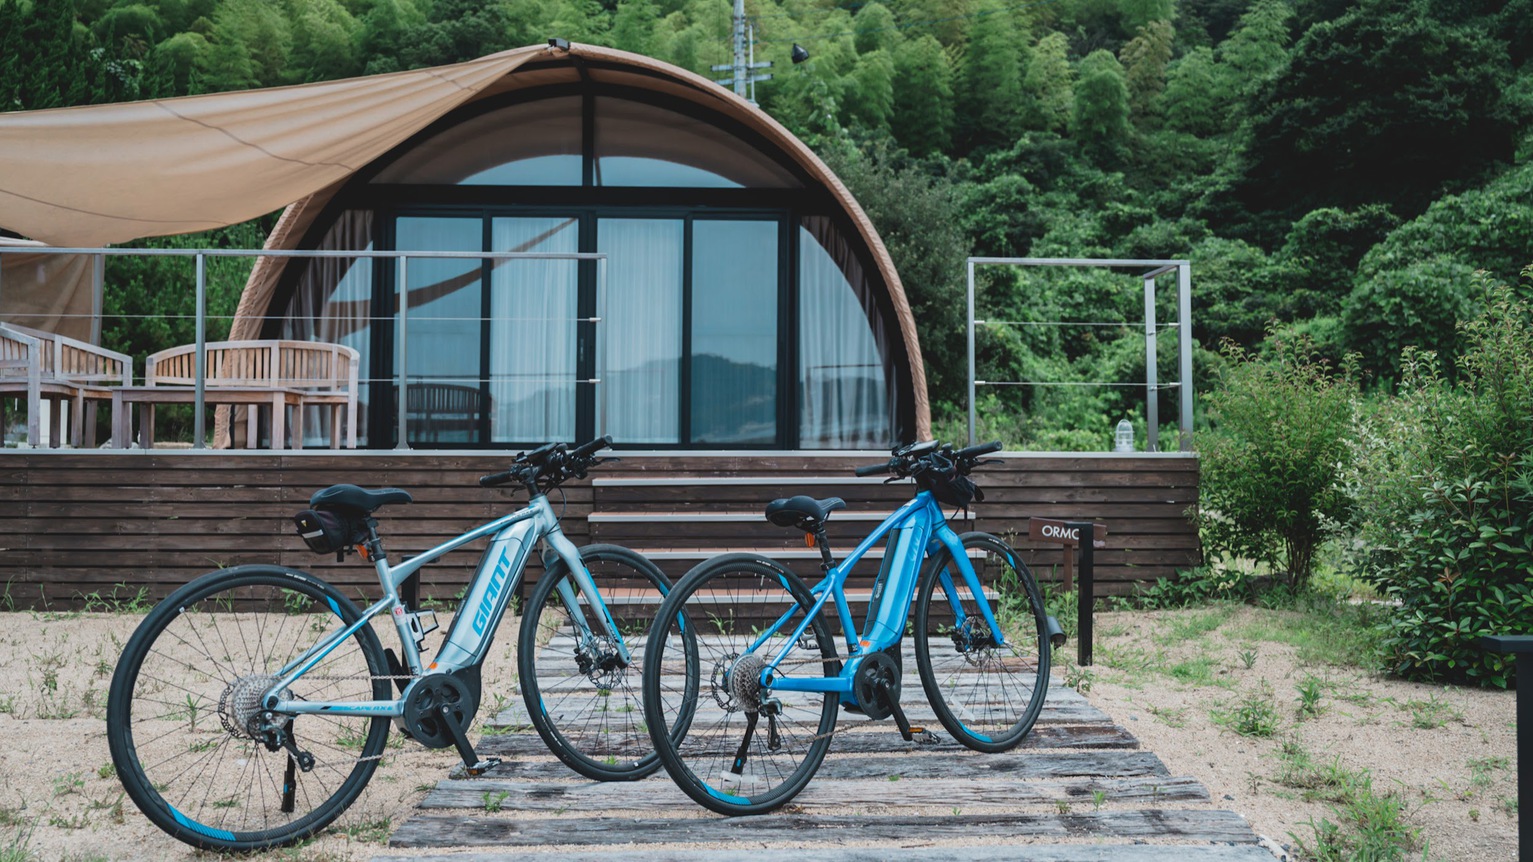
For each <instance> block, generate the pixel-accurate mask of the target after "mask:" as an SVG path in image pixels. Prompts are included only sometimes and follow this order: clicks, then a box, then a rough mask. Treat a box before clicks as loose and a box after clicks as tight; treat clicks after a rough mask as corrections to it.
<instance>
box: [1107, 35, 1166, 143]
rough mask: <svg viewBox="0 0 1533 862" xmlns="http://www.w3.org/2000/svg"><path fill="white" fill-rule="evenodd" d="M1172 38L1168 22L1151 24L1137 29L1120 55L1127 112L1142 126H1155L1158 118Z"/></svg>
mask: <svg viewBox="0 0 1533 862" xmlns="http://www.w3.org/2000/svg"><path fill="white" fill-rule="evenodd" d="M1174 35H1175V31H1173V30H1172V28H1171V22H1170V21H1152V22H1151V23H1149V24H1146V25H1145V26H1143V27H1141V28H1139V32H1138V33H1137V34H1135V36H1134V38H1133V39H1131V40H1129V42H1128V44H1126V45H1124V46H1123V51H1122V52H1121V54H1120V55H1119V56H1120V57H1121V59H1122V63H1123V82H1124V84H1125V85H1127V87H1128V105H1129V113H1130V115H1131V116H1132V117H1133V118H1134V120H1135V121H1136V122H1139V123H1140V124H1142V125H1154V124H1156V123H1157V122H1158V120H1159V118H1160V95H1161V93H1162V91H1164V90H1165V88H1166V65H1167V64H1168V63H1170V62H1171V41H1172V39H1173V37H1174Z"/></svg>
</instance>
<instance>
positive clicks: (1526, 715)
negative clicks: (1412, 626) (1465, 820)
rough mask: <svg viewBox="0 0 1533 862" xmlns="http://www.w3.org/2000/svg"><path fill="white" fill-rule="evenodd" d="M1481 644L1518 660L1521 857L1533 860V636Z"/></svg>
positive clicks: (1497, 637) (1494, 638)
mask: <svg viewBox="0 0 1533 862" xmlns="http://www.w3.org/2000/svg"><path fill="white" fill-rule="evenodd" d="M1480 647H1481V648H1482V649H1486V650H1489V651H1491V652H1495V653H1501V654H1502V655H1511V656H1513V657H1514V660H1515V661H1516V662H1517V846H1518V848H1519V849H1518V851H1517V858H1518V859H1526V860H1533V823H1530V822H1529V821H1528V818H1526V817H1524V816H1523V815H1522V803H1524V802H1527V801H1528V795H1529V793H1530V792H1533V635H1486V636H1484V637H1482V638H1480Z"/></svg>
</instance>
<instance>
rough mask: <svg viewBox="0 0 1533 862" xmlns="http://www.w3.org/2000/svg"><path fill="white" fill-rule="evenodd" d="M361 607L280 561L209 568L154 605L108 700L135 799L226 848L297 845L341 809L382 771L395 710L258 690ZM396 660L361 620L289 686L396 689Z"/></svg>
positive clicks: (186, 837)
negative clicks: (392, 682)
mask: <svg viewBox="0 0 1533 862" xmlns="http://www.w3.org/2000/svg"><path fill="white" fill-rule="evenodd" d="M361 616H362V612H361V611H360V610H359V609H358V608H357V606H356V605H355V604H353V603H352V602H351V600H350V599H347V598H346V597H345V596H343V595H341V594H340V592H339V591H337V590H336V589H335V588H333V587H331V586H330V585H329V584H326V583H325V582H324V581H321V580H319V579H318V578H315V577H313V576H312V575H308V574H305V573H303V572H299V571H295V570H292V569H284V568H279V567H276V566H241V567H239V568H234V569H225V570H223V571H218V572H213V573H211V574H207V575H203V576H202V577H200V578H198V579H197V580H195V581H192V582H191V583H190V584H187V585H186V586H184V587H182V588H181V589H179V590H177V591H176V592H175V593H173V594H172V595H171V596H170V597H169V598H167V599H165V600H164V601H163V602H161V603H160V604H159V605H157V606H156V607H155V608H154V610H152V611H150V613H149V615H148V616H147V617H145V619H144V621H143V623H142V624H140V625H139V627H138V630H137V631H135V632H134V633H133V637H132V638H130V639H129V640H128V645H127V647H126V648H124V650H123V654H122V658H121V659H120V660H119V662H118V664H117V671H116V673H115V674H113V676H112V687H111V692H110V695H109V701H108V704H107V743H108V746H109V747H110V748H111V750H112V763H113V765H114V766H116V768H117V775H118V778H119V779H120V780H121V781H122V785H123V789H125V790H126V791H127V792H128V796H129V797H131V798H132V799H133V802H134V804H136V805H137V806H138V808H139V810H141V811H143V812H144V815H145V816H147V817H148V818H149V819H150V820H151V821H152V822H153V823H154V824H155V825H156V826H158V827H160V828H161V829H163V830H165V831H166V832H168V833H170V834H171V835H172V836H174V837H175V838H177V839H179V840H181V841H184V842H186V843H188V844H191V845H194V846H197V847H201V848H204V849H209V850H223V851H227V850H240V851H243V850H260V849H264V848H269V847H276V846H280V845H283V844H290V843H292V842H294V841H299V840H301V839H303V838H307V837H308V836H310V835H312V834H314V833H315V832H318V831H319V830H320V829H323V828H324V827H325V826H326V825H328V824H329V823H330V822H331V821H333V820H334V819H335V818H336V817H338V816H340V814H341V812H343V811H345V810H346V808H347V807H348V806H350V805H351V803H352V802H354V801H356V798H357V796H358V795H359V794H360V793H361V792H362V789H363V787H365V786H366V785H367V782H368V779H370V778H371V777H372V775H373V771H374V770H376V769H377V767H378V758H379V757H380V756H381V755H382V753H383V747H384V743H385V742H387V740H388V733H389V720H388V719H387V718H381V717H364V716H346V715H334V714H326V715H297V716H282V715H276V716H273V715H271V714H270V713H266V712H265V711H264V710H263V709H261V706H260V700H261V695H262V693H263V692H265V691H266V690H267V689H269V688H270V687H271V686H272V685H273V684H274V683H276V682H277V680H278V678H279V677H278V673H279V671H280V670H281V669H282V668H284V667H285V666H286V665H288V664H289V663H291V662H293V661H294V659H296V658H297V657H299V656H300V655H302V654H303V653H304V651H305V650H306V649H308V648H309V647H310V646H312V645H314V644H316V643H317V642H318V641H319V640H320V639H321V638H322V637H323V636H324V635H326V634H327V633H329V632H332V631H335V630H337V629H338V628H340V626H342V625H344V624H350V623H353V622H356V621H357V620H358V619H360V618H361ZM387 668H388V666H387V663H386V661H385V659H384V656H383V647H382V645H381V644H379V643H378V637H377V635H376V634H374V633H373V630H372V628H371V627H370V626H367V625H363V626H362V627H361V628H359V629H357V631H356V632H355V633H354V634H353V635H352V636H351V637H349V638H348V639H346V640H345V641H342V642H341V643H340V645H339V646H337V647H336V648H335V649H334V650H332V651H331V652H330V653H329V655H327V656H325V657H324V658H323V659H322V660H321V661H320V662H319V663H318V664H317V665H315V666H314V667H313V668H312V669H311V670H310V671H309V672H308V673H307V674H305V675H304V676H302V677H300V678H299V679H298V680H297V681H296V682H294V683H293V684H292V686H291V687H290V688H288V689H287V690H286V692H285V694H284V696H285V697H286V699H289V700H309V701H320V700H323V701H334V702H340V701H369V700H373V701H376V700H388V699H390V698H391V697H392V696H393V695H392V692H391V691H390V689H389V683H388V678H387V675H388V673H389V671H388V669H387ZM304 767H307V768H304Z"/></svg>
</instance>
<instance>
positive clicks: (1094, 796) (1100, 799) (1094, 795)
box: [1091, 790, 1107, 810]
mask: <svg viewBox="0 0 1533 862" xmlns="http://www.w3.org/2000/svg"><path fill="white" fill-rule="evenodd" d="M1106 801H1107V791H1105V790H1093V791H1091V807H1092V808H1094V809H1097V810H1101V808H1102V803H1104V802H1106Z"/></svg>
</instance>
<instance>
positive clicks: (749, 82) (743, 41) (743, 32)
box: [712, 0, 772, 105]
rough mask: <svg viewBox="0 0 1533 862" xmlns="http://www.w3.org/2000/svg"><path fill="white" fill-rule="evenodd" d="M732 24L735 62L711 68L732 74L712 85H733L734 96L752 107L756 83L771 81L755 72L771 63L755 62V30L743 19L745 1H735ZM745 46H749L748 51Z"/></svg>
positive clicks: (766, 67) (769, 78)
mask: <svg viewBox="0 0 1533 862" xmlns="http://www.w3.org/2000/svg"><path fill="white" fill-rule="evenodd" d="M734 23H735V26H734V56H735V61H734V63H733V64H731V65H728V66H714V67H712V68H713V71H715V72H730V73H732V74H731V76H730V77H728V78H721V79H717V80H715V81H714V83H716V84H723V85H724V86H726V87H727V86H731V85H733V87H734V91H735V95H737V96H739V97H740V98H742V99H745V100H747V101H749V102H750V103H751V104H752V105H754V104H756V82H757V81H770V80H772V76H771V75H758V74H756V70H757V69H769V68H771V67H772V61H771V60H765V61H762V62H760V63H757V62H756V30H755V27H753V26H752V25H751V24H750V23H749V22H748V21H746V19H745V0H735V14H734ZM747 45H749V48H748V49H747ZM747 50H749V51H750V56H749V57H748V58H747V56H746V51H747Z"/></svg>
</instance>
